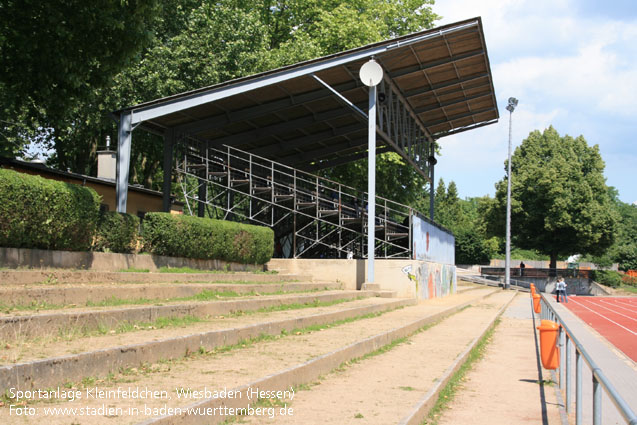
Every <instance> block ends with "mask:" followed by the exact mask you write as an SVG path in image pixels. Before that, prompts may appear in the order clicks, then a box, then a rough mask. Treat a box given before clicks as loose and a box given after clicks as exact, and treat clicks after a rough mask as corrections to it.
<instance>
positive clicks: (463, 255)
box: [455, 229, 492, 264]
mask: <svg viewBox="0 0 637 425" xmlns="http://www.w3.org/2000/svg"><path fill="white" fill-rule="evenodd" d="M455 237H456V264H489V261H490V260H491V254H492V252H491V250H490V249H489V247H488V245H487V244H485V240H484V238H483V237H482V236H481V235H480V234H478V233H477V232H476V231H475V230H473V229H463V230H460V231H458V232H456V233H455Z"/></svg>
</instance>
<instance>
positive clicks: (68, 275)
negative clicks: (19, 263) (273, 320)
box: [0, 269, 312, 286]
mask: <svg viewBox="0 0 637 425" xmlns="http://www.w3.org/2000/svg"><path fill="white" fill-rule="evenodd" d="M290 281H312V277H311V276H309V275H300V274H286V273H250V272H228V273H221V272H214V273H154V272H153V273H150V272H93V271H82V270H77V271H76V270H66V269H48V270H0V286H1V285H31V284H52V283H83V284H86V283H92V282H98V283H109V282H113V283H165V282H173V283H174V282H261V283H266V282H290Z"/></svg>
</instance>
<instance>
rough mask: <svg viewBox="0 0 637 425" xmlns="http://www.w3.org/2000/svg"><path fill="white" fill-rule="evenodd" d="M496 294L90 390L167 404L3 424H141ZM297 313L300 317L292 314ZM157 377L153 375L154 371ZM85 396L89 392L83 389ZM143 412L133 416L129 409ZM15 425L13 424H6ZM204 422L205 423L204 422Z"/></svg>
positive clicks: (194, 361)
mask: <svg viewBox="0 0 637 425" xmlns="http://www.w3.org/2000/svg"><path fill="white" fill-rule="evenodd" d="M490 292H492V290H490V289H485V290H477V291H471V292H469V293H467V294H459V295H454V296H449V297H445V298H442V299H435V300H430V301H427V302H424V303H421V304H419V305H417V306H413V307H405V308H404V309H401V310H396V311H392V312H389V313H385V314H383V315H381V316H379V317H373V318H368V319H364V320H358V321H354V322H351V323H345V324H343V325H340V326H337V327H334V328H324V329H321V330H320V331H315V332H311V333H306V334H300V335H290V336H287V337H284V338H274V339H271V340H266V341H262V342H258V343H255V344H252V345H248V346H247V347H245V348H242V349H237V350H233V351H229V352H225V353H218V354H215V355H205V356H199V355H194V356H193V357H191V358H188V359H185V360H181V361H176V362H168V363H161V364H156V365H148V367H147V368H144V369H140V370H138V369H135V370H130V371H127V373H126V374H124V375H118V376H116V377H115V378H116V380H115V381H93V380H91V381H88V382H87V384H88V387H89V388H92V387H93V386H96V387H98V388H99V389H105V390H117V389H118V388H119V389H127V388H129V387H132V388H140V389H144V388H148V389H150V390H155V391H166V392H167V394H168V397H169V398H168V399H166V398H152V399H149V398H146V399H141V398H135V399H123V398H121V397H119V398H115V399H113V398H109V399H104V398H92V399H91V398H87V397H83V398H81V399H78V400H76V401H66V400H56V401H54V402H46V403H45V402H42V401H40V402H38V403H33V404H31V405H32V406H33V407H35V408H36V409H38V410H37V412H36V416H15V415H14V416H9V414H10V412H9V411H8V410H9V409H7V407H6V406H5V407H3V408H2V409H0V423H12V424H40V423H41V422H42V420H43V418H44V420H46V422H47V423H48V424H71V423H79V424H102V423H112V424H121V423H139V422H142V421H143V420H144V418H148V417H149V416H158V414H154V415H148V414H144V412H146V411H147V410H146V408H161V407H163V406H165V405H168V406H171V407H175V406H181V407H184V406H189V405H192V404H193V403H195V402H196V401H198V400H195V399H193V398H188V399H178V398H177V396H176V389H178V388H183V387H189V388H191V389H193V390H203V389H204V388H207V389H209V390H223V389H224V388H227V389H231V388H235V387H237V386H239V385H242V384H247V383H249V382H252V381H254V380H256V379H258V378H261V377H264V376H267V375H269V374H272V373H275V372H278V371H281V370H284V369H287V368H289V367H292V366H295V365H298V364H301V363H304V362H306V361H308V360H310V359H313V358H316V357H318V356H321V355H324V354H326V353H329V352H332V351H334V350H336V349H338V348H341V347H344V346H347V345H349V344H351V343H353V342H356V341H360V340H362V339H365V338H367V337H370V336H372V335H376V334H378V333H380V332H384V331H388V330H391V329H394V328H397V327H399V326H403V325H405V324H407V323H411V322H413V321H415V320H417V319H421V318H423V317H426V316H429V315H433V314H435V313H437V312H440V311H442V310H445V309H447V308H449V307H451V306H454V305H459V304H462V303H465V302H468V301H471V300H478V299H480V298H481V297H483V296H484V295H486V294H488V293H490ZM292 313H298V312H292ZM151 370H152V371H153V372H150V371H151ZM80 390H81V391H84V394H85V392H86V388H80ZM102 406H106V407H108V406H111V407H112V408H118V409H121V410H117V411H115V412H110V415H107V416H110V417H109V419H108V422H105V418H104V416H105V415H99V414H97V415H91V416H81V415H78V414H76V415H73V414H70V413H68V412H67V413H66V414H51V415H48V416H46V417H45V416H44V414H43V409H44V408H45V407H47V408H48V407H66V408H85V409H86V408H95V409H98V408H100V407H102ZM130 407H132V408H136V409H140V410H139V411H134V412H135V413H134V415H131V413H130V412H131V411H129V410H128V408H130ZM7 420H10V422H7ZM204 422H205V421H204Z"/></svg>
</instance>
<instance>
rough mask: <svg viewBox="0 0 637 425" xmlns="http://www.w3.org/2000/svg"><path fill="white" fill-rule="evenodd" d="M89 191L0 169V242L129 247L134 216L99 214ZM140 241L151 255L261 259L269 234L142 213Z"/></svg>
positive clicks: (266, 256) (267, 253)
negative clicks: (143, 218)
mask: <svg viewBox="0 0 637 425" xmlns="http://www.w3.org/2000/svg"><path fill="white" fill-rule="evenodd" d="M99 204H100V196H99V195H98V194H97V193H96V192H95V190H93V189H91V188H87V187H83V186H79V185H76V184H70V183H64V182H59V181H56V180H50V179H45V178H43V177H40V176H33V175H29V174H23V173H18V172H16V171H13V170H7V169H0V246H4V247H14V248H39V249H56V250H69V251H88V250H90V249H93V250H95V251H109V252H125V253H128V252H133V251H135V249H136V248H137V241H138V240H139V234H138V233H139V232H138V229H139V218H138V217H136V216H133V215H130V214H121V213H117V212H104V213H99ZM142 241H143V245H144V249H145V250H146V251H148V252H151V253H153V254H159V255H168V256H178V257H188V258H202V259H218V260H226V261H233V262H239V263H244V264H264V263H266V262H267V261H268V260H270V258H271V257H272V252H273V250H274V233H273V232H272V229H270V228H267V227H261V226H252V225H248V224H241V223H235V222H230V221H222V220H212V219H208V218H198V217H189V216H181V215H172V214H169V213H148V214H146V216H145V220H144V224H143V229H142Z"/></svg>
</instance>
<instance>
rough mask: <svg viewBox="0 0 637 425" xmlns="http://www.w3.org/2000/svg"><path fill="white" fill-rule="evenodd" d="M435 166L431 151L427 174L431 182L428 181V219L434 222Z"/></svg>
mask: <svg viewBox="0 0 637 425" xmlns="http://www.w3.org/2000/svg"><path fill="white" fill-rule="evenodd" d="M435 165H436V159H435V157H434V153H433V150H432V152H431V156H430V157H429V173H430V174H431V180H430V181H429V218H430V219H431V221H434V194H435V193H434V166H435Z"/></svg>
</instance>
